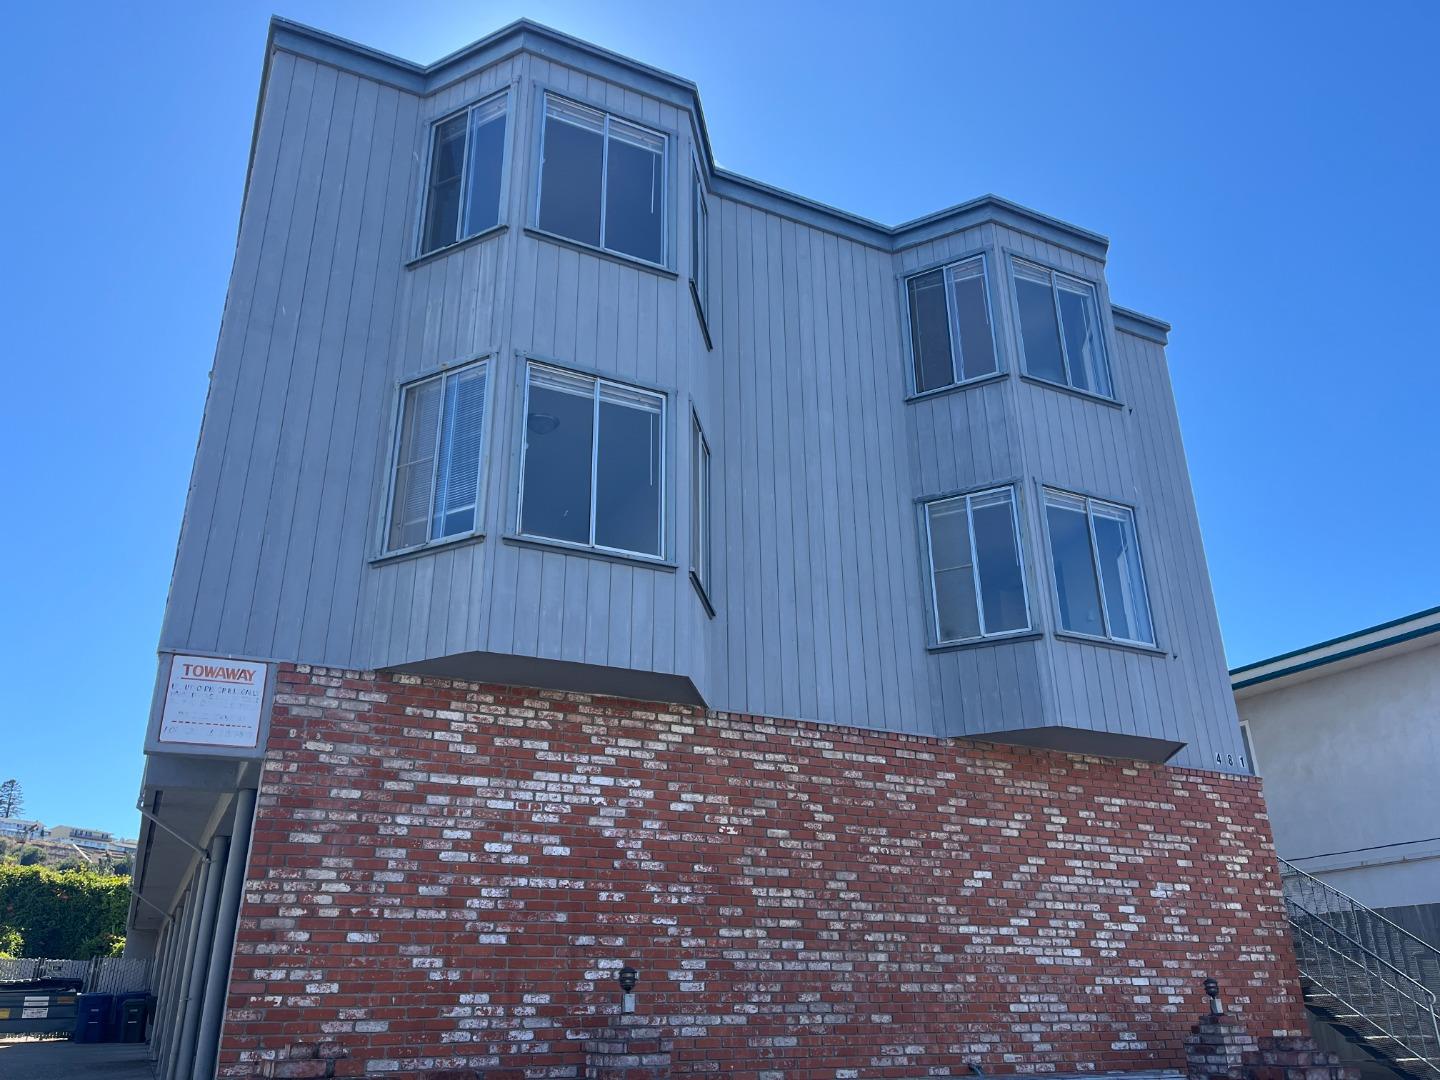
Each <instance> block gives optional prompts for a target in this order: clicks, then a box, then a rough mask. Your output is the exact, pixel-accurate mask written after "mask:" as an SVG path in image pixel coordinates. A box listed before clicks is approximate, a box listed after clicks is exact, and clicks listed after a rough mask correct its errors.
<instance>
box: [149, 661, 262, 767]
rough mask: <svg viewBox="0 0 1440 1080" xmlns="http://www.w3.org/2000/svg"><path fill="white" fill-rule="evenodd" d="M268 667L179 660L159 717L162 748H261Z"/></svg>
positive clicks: (248, 663)
mask: <svg viewBox="0 0 1440 1080" xmlns="http://www.w3.org/2000/svg"><path fill="white" fill-rule="evenodd" d="M265 675H266V665H265V664H258V663H255V662H253V661H249V660H217V659H215V658H213V657H209V656H175V657H173V658H172V660H171V664H170V682H169V685H168V686H166V688H165V710H164V713H163V714H162V716H161V718H160V739H159V741H160V742H162V743H188V744H189V745H191V746H225V747H237V748H244V749H250V748H254V747H256V746H258V745H259V741H260V713H261V706H262V705H263V704H264V700H265Z"/></svg>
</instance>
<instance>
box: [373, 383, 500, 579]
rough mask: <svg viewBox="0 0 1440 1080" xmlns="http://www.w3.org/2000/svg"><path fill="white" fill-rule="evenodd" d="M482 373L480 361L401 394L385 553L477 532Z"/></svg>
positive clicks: (482, 430)
mask: <svg viewBox="0 0 1440 1080" xmlns="http://www.w3.org/2000/svg"><path fill="white" fill-rule="evenodd" d="M488 371H489V368H488V365H487V364H486V362H485V361H483V360H481V361H477V362H476V363H473V364H466V365H464V366H463V367H457V368H454V369H452V370H450V371H445V372H441V373H440V374H438V375H431V376H428V377H427V378H424V379H418V380H416V381H415V382H412V383H407V384H406V385H404V386H402V387H401V388H400V407H399V410H398V423H397V425H396V432H395V442H394V448H393V450H392V452H391V461H392V467H391V470H390V498H389V500H388V503H387V510H386V515H385V543H384V549H385V551H386V553H392V552H396V551H405V550H408V549H410V548H416V547H421V546H423V545H425V544H430V543H434V542H436V541H438V540H444V539H448V538H450V537H455V536H465V535H468V534H470V533H474V532H476V531H478V529H479V525H480V461H481V458H482V456H483V454H484V435H485V393H486V383H487V381H488Z"/></svg>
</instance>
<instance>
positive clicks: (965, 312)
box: [905, 255, 1000, 394]
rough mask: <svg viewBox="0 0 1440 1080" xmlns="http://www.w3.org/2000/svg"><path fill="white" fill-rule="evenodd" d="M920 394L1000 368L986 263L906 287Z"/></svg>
mask: <svg viewBox="0 0 1440 1080" xmlns="http://www.w3.org/2000/svg"><path fill="white" fill-rule="evenodd" d="M905 292H906V299H907V301H908V303H909V309H910V355H911V360H912V362H913V364H914V365H915V392H916V393H917V394H923V393H925V392H926V391H927V390H938V389H940V388H941V387H944V386H954V385H955V384H956V383H963V382H969V381H970V380H971V379H979V378H982V377H983V376H986V375H993V374H995V372H996V371H998V370H999V369H1000V368H999V361H998V359H997V356H996V352H995V333H994V328H993V325H992V323H991V321H990V295H989V290H988V289H987V288H986V280H985V257H984V256H983V255H977V256H976V257H975V258H973V259H966V260H965V261H964V262H958V263H955V264H954V265H953V266H945V267H941V268H940V269H938V270H931V271H929V272H928V273H924V274H916V275H915V276H914V277H912V278H909V279H908V280H907V281H906V282H905Z"/></svg>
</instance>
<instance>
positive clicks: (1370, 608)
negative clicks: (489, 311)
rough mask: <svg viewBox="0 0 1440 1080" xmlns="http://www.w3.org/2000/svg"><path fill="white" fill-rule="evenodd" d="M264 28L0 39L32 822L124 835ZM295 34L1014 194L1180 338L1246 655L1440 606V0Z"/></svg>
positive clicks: (791, 11) (822, 170) (1183, 408)
mask: <svg viewBox="0 0 1440 1080" xmlns="http://www.w3.org/2000/svg"><path fill="white" fill-rule="evenodd" d="M276 2H279V0H276ZM270 13H271V8H270V7H268V6H267V5H265V4H258V3H241V2H234V3H223V4H212V3H188V2H187V3H184V4H165V5H160V4H156V5H130V4H113V3H105V4H100V3H96V4H94V5H69V4H58V3H57V4H25V5H18V6H13V7H11V8H10V9H9V10H8V12H7V16H6V31H7V32H6V34H5V35H4V42H3V43H0V53H3V64H0V80H3V83H0V89H3V93H4V96H3V100H4V101H5V114H6V120H7V123H6V137H5V140H4V142H5V147H6V153H5V158H4V162H5V164H4V168H3V169H0V195H3V203H0V205H3V206H4V209H5V225H4V228H3V230H0V236H3V243H4V245H5V247H4V258H3V260H0V275H3V282H0V284H3V288H0V305H3V307H0V328H3V333H4V343H5V353H6V360H7V363H6V364H5V370H6V372H7V373H8V374H9V376H10V378H11V380H12V385H11V387H10V394H9V396H8V400H7V403H6V408H5V409H4V421H3V424H0V439H3V450H4V460H6V461H9V462H10V463H11V464H10V468H9V471H8V481H9V491H8V492H7V497H6V499H5V500H4V505H5V508H6V513H5V514H4V515H3V516H0V521H3V523H4V526H5V527H4V528H3V529H0V554H3V556H4V559H3V563H0V565H3V567H4V570H3V578H0V586H3V591H0V647H3V655H4V658H5V661H6V667H7V676H8V677H7V679H6V689H7V694H6V696H5V700H4V702H3V704H0V779H3V778H4V777H8V776H16V777H18V778H20V780H21V781H22V782H23V784H24V785H25V789H26V792H27V794H28V803H29V806H28V809H29V812H30V813H31V814H32V815H34V816H38V817H40V818H41V819H43V820H45V821H47V822H49V823H50V824H60V823H71V824H79V825H94V826H100V827H106V828H111V829H114V830H117V831H121V832H124V833H126V834H128V835H134V833H135V830H136V825H137V816H136V814H135V812H134V810H133V806H134V802H135V796H136V791H137V787H138V784H139V777H140V766H141V754H140V743H141V738H142V732H143V729H144V724H145V717H146V713H147V710H148V707H149V701H150V694H151V690H152V686H153V680H154V673H155V656H154V648H155V643H156V640H157V635H158V632H159V623H160V615H161V610H162V607H163V605H164V602H165V593H166V588H167V586H168V582H169V576H170V568H171V561H172V558H173V555H174V547H175V539H176V536H177V533H178V529H179V524H180V514H181V509H182V503H183V499H184V494H185V486H186V482H187V479H188V476H189V470H190V460H191V456H192V454H193V452H194V446H195V438H196V435H197V432H198V430H199V424H200V414H201V409H202V406H203V403H204V397H205V383H206V373H207V371H208V369H209V366H210V361H211V356H212V353H213V351H214V347H215V338H216V332H217V330H218V327H219V321H220V314H221V307H222V304H223V301H224V296H225V286H226V279H227V276H228V274H229V270H230V258H231V254H232V251H233V246H234V238H235V229H236V221H237V218H238V215H239V210H240V189H241V184H242V183H243V180H244V173H245V161H246V155H247V152H248V147H249V141H250V132H251V125H252V122H253V119H254V110H255V98H256V92H257V89H258V83H259V76H260V66H261V60H262V47H263V44H264V40H265V32H266V21H267V19H268V17H269V15H270ZM280 13H281V14H283V15H286V16H288V17H290V18H293V19H297V20H300V21H302V22H306V23H310V24H312V25H315V26H319V27H322V28H324V29H326V30H330V31H332V32H335V33H338V34H341V35H343V36H346V37H350V38H353V39H355V40H358V41H361V42H364V43H366V44H369V45H372V46H375V47H377V48H380V49H384V50H386V51H388V52H392V53H396V54H398V55H401V56H405V57H410V58H413V59H416V60H422V61H429V60H433V59H436V58H437V57H439V56H441V55H443V54H444V53H447V52H449V51H451V50H453V49H455V48H457V47H459V46H461V45H463V44H466V43H468V42H469V41H471V40H473V39H475V38H477V37H479V36H481V35H483V34H485V33H488V32H489V31H491V30H494V29H496V28H498V27H499V26H501V25H503V24H504V23H506V22H508V21H510V20H511V19H513V18H515V17H517V16H520V15H528V16H530V17H532V18H535V19H538V20H539V21H541V22H545V23H548V24H550V25H552V26H555V27H558V28H559V29H562V30H565V31H567V32H569V33H572V34H575V35H578V36H580V37H584V38H588V39H590V40H592V41H595V42H597V43H599V44H601V45H604V46H607V47H609V48H612V49H615V50H618V51H619V52H622V53H625V54H627V55H630V56H633V57H636V58H638V59H640V60H643V61H646V62H649V63H651V64H654V65H656V66H658V67H662V68H665V69H667V70H670V71H674V72H677V73H679V74H681V75H684V76H686V77H688V78H691V79H694V80H695V81H696V82H697V83H698V84H699V85H700V89H701V94H702V95H703V98H704V102H705V110H706V115H707V117H708V120H709V123H710V127H711V134H712V136H713V139H714V145H715V148H716V152H717V154H718V155H719V159H720V162H721V164H722V165H724V166H726V167H727V168H730V169H733V170H736V171H738V172H741V173H745V174H747V175H750V176H754V177H757V178H759V179H761V180H764V181H767V182H768V183H771V184H776V185H778V186H780V187H783V188H788V189H790V190H792V191H797V192H800V193H803V194H805V195H808V196H810V197H813V198H816V199H819V200H822V201H824V202H827V203H831V204H834V205H836V206H840V207H844V208H846V209H849V210H852V211H855V212H857V213H861V214H864V215H867V216H869V217H873V218H877V219H879V220H881V221H884V222H889V223H894V222H899V221H902V220H905V219H908V218H912V217H916V216H918V215H921V214H925V213H928V212H930V211H932V210H936V209H939V208H941V207H944V206H947V205H950V204H952V203H956V202H959V201H961V200H964V199H968V198H970V197H972V196H975V195H978V194H981V193H984V192H995V193H997V194H1000V195H1004V196H1006V197H1007V198H1010V199H1014V200H1016V201H1018V202H1021V203H1024V204H1026V205H1029V206H1033V207H1036V208H1038V209H1040V210H1043V211H1045V212H1047V213H1050V214H1053V215H1055V216H1057V217H1061V218H1064V219H1066V220H1069V221H1073V222H1076V223H1077V224H1080V225H1083V226H1086V227H1088V228H1091V229H1094V230H1096V231H1099V232H1103V233H1105V234H1106V235H1108V236H1109V237H1110V238H1111V241H1112V246H1111V261H1110V269H1109V276H1110V287H1111V292H1112V294H1113V296H1114V297H1115V299H1116V301H1117V302H1118V303H1121V304H1124V305H1126V306H1128V307H1133V308H1137V309H1139V310H1141V311H1144V312H1149V313H1153V314H1156V315H1159V316H1162V317H1164V318H1166V319H1168V320H1170V321H1171V322H1173V323H1174V324H1175V332H1174V335H1173V337H1172V345H1171V348H1170V365H1171V369H1172V372H1173V375H1174V381H1175V390H1176V394H1177V396H1178V398H1179V405H1180V416H1181V421H1182V423H1183V425H1184V431H1185V439H1186V446H1187V450H1188V454H1189V460H1190V468H1191V472H1192V475H1193V477H1194V481H1195V490H1196V497H1197V499H1198V501H1199V507H1200V517H1201V523H1202V525H1203V527H1204V532H1205V542H1206V547H1207V550H1208V553H1209V557H1210V566H1211V572H1212V575H1213V577H1214V582H1215V589H1216V595H1217V599H1218V603H1219V609H1220V618H1221V622H1222V624H1223V626H1224V630H1225V640H1226V645H1227V648H1228V651H1229V656H1230V661H1231V663H1232V665H1233V664H1238V663H1243V662H1245V661H1249V660H1253V659H1257V658H1260V657H1263V656H1266V655H1270V654H1273V653H1276V652H1279V651H1282V650H1285V649H1288V648H1292V647H1295V646H1299V645H1303V644H1306V643H1309V642H1311V641H1315V640H1318V639H1321V638H1325V637H1329V636H1333V635H1336V634H1340V633H1344V632H1347V631H1349V630H1351V629H1356V628H1359V627H1361V626H1365V625H1368V624H1370V623H1374V622H1378V621H1380V620H1383V619H1386V618H1390V617H1393V616H1397V615H1401V614H1405V613H1407V612H1410V611H1413V610H1416V609H1419V608H1423V607H1428V606H1431V605H1434V604H1437V603H1440V569H1437V551H1440V545H1437V541H1436V537H1437V536H1440V498H1437V495H1440V492H1437V490H1436V465H1437V460H1436V459H1437V424H1436V421H1435V419H1434V417H1435V413H1436V408H1437V403H1440V348H1437V343H1436V329H1435V327H1436V318H1435V314H1436V311H1437V303H1440V301H1437V297H1440V274H1437V272H1436V269H1435V265H1436V263H1435V260H1436V254H1435V252H1436V249H1437V247H1440V227H1437V217H1436V205H1435V203H1436V197H1437V194H1440V180H1437V176H1440V120H1437V116H1440V92H1437V90H1436V88H1435V83H1434V72H1435V57H1434V55H1433V54H1434V45H1435V42H1436V40H1437V39H1440V5H1437V4H1434V3H1428V2H1427V3H1404V2H1387V3H1385V4H1380V5H1370V6H1367V7H1365V9H1364V11H1363V14H1362V13H1361V10H1360V8H1359V6H1357V5H1355V4H1353V3H1350V4H1346V5H1335V4H1323V3H1322V4H1303V5H1302V4H1298V3H1294V4H1288V5H1270V4H1250V3H1245V4H1233V5H1225V4H1221V5H1211V4H1194V5H1179V4H1153V3H1134V4H1128V3H1127V4H1116V3H1110V4H1104V5H1089V4H1087V5H1079V4H1073V3H1063V4H1061V3H1015V4H996V3H987V4H983V5H979V4H959V3H943V4H932V5H917V4H873V3H864V4H854V5H851V6H849V7H848V8H847V5H846V4H844V3H836V2H834V0H832V2H828V3H824V4H816V5H813V6H811V5H791V4H788V3H774V2H773V0H771V2H767V3H763V4H761V3H756V4H750V3H729V4H725V5H704V6H702V5H698V4H690V3H675V2H669V3H654V4H644V5H638V4H637V5H622V4H610V3H605V4H598V3H593V2H577V3H564V2H547V0H537V2H535V3H530V4H523V5H522V4H515V3H509V2H506V3H478V2H469V3H449V4H442V3H409V4H396V3H390V2H385V3H376V2H371V3H350V2H346V3H335V2H331V3H317V2H309V0H294V2H290V3H285V5H284V7H283V8H282V9H281V10H280ZM16 382H18V385H15V383H16Z"/></svg>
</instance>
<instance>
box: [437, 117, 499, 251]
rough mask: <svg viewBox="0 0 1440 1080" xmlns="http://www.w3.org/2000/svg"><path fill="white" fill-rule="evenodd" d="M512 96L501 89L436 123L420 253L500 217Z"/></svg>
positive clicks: (472, 232)
mask: <svg viewBox="0 0 1440 1080" xmlns="http://www.w3.org/2000/svg"><path fill="white" fill-rule="evenodd" d="M507 102H508V96H507V95H506V94H500V95H498V96H496V97H492V98H489V99H487V100H486V101H482V102H480V103H478V104H476V105H471V106H470V107H469V108H466V109H463V110H462V111H460V112H458V113H455V114H454V115H453V116H448V117H446V118H445V119H443V120H440V121H438V122H437V123H436V124H435V125H434V126H433V127H432V128H431V134H430V168H429V175H428V178H427V180H426V185H425V208H424V213H423V215H422V220H421V227H420V254H421V255H428V254H429V253H430V252H432V251H438V250H439V249H440V248H443V247H446V246H447V245H449V244H454V243H458V242H459V241H461V240H464V239H466V238H467V237H470V236H474V235H475V234H476V233H481V232H484V231H485V230H486V229H489V228H493V227H494V226H495V225H497V224H498V223H499V221H500V188H501V179H502V177H503V175H504V161H505V116H506V109H507Z"/></svg>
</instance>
